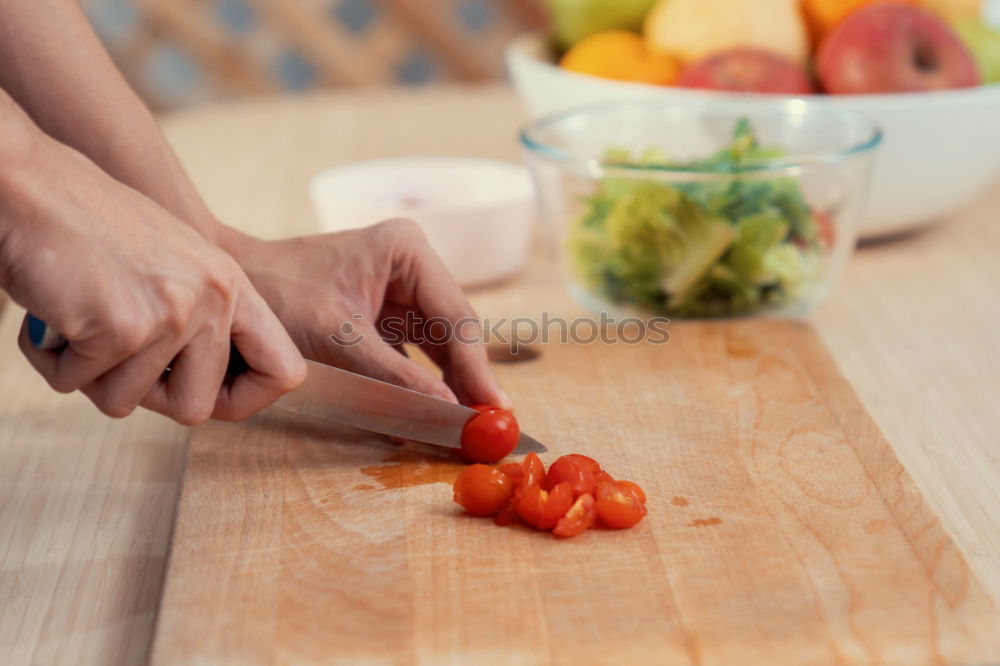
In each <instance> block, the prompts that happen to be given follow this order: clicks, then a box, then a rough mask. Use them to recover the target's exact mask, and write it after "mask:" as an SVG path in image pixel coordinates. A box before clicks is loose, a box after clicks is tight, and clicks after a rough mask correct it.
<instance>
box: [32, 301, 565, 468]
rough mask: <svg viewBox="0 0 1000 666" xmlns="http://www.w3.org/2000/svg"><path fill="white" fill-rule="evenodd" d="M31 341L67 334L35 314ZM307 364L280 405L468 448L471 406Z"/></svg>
mask: <svg viewBox="0 0 1000 666" xmlns="http://www.w3.org/2000/svg"><path fill="white" fill-rule="evenodd" d="M28 337H29V338H30V340H31V344H32V345H34V346H35V347H36V348H38V349H48V350H53V349H59V348H60V347H62V346H64V345H65V344H66V339H65V338H64V337H63V336H62V335H61V334H59V333H58V332H56V331H55V330H54V329H52V328H50V327H49V326H48V325H47V324H46V323H45V322H43V321H42V320H41V319H38V318H37V317H35V316H33V315H30V314H29V315H28ZM235 356H236V358H235V359H234V358H230V368H233V367H234V366H237V365H238V363H239V362H242V359H241V358H239V354H238V352H236V354H235ZM234 361H235V362H234ZM306 364H307V365H308V366H309V372H308V374H307V375H306V379H305V381H304V382H303V383H302V385H301V386H299V387H298V388H297V389H295V390H294V391H292V392H291V393H286V394H285V395H283V396H281V397H280V398H278V400H277V401H276V402H275V403H274V405H275V406H276V407H279V408H281V409H284V410H287V411H289V412H293V413H295V414H305V415H308V416H315V417H318V418H321V419H324V420H326V421H333V422H334V423H340V424H343V425H349V426H352V427H355V428H360V429H361V430H368V431H370V432H377V433H380V434H383V435H390V436H392V437H399V438H401V439H410V440H414V441H417V442H423V443H425V444H435V445H437V446H446V447H448V448H451V449H460V448H462V429H463V428H464V427H465V424H466V423H468V422H469V419H471V418H472V417H473V416H475V415H476V413H477V412H476V410H474V409H471V408H469V407H464V406H462V405H456V404H455V403H452V402H448V401H447V400H442V399H441V398H435V397H433V396H429V395H425V394H423V393H420V392H418V391H413V390H410V389H406V388H403V387H401V386H396V385H395V384H389V383H388V382H382V381H379V380H377V379H372V378H371V377H365V376H364V375H359V374H357V373H354V372H349V371H347V370H341V369H340V368H335V367H333V366H330V365H324V364H322V363H316V362H315V361H309V360H307V361H306ZM546 451H548V449H547V448H545V446H544V445H543V444H541V443H540V442H538V441H537V440H536V439H534V438H533V437H530V436H529V435H527V434H525V433H523V432H522V433H521V437H520V439H518V441H517V447H516V448H515V449H514V453H531V452H535V453H545V452H546Z"/></svg>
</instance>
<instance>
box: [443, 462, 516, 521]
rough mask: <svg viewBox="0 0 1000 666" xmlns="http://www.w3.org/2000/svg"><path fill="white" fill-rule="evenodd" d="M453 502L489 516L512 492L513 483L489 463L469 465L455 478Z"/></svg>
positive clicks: (501, 506) (504, 504) (475, 513)
mask: <svg viewBox="0 0 1000 666" xmlns="http://www.w3.org/2000/svg"><path fill="white" fill-rule="evenodd" d="M453 488H454V492H455V495H454V497H455V502H457V503H458V504H459V505H460V506H461V507H462V508H464V509H465V510H466V511H468V512H469V513H471V514H473V515H476V516H491V515H493V514H494V513H496V512H498V511H500V510H501V509H503V508H504V507H505V506H506V505H507V503H508V502H509V501H510V498H511V496H512V495H513V494H514V483H513V482H512V481H511V480H510V478H509V477H508V476H507V475H506V474H504V473H502V472H501V471H500V470H497V469H493V468H492V467H490V466H489V465H470V466H469V467H466V468H465V469H464V470H462V473H461V474H459V475H458V478H457V479H455V485H454V487H453Z"/></svg>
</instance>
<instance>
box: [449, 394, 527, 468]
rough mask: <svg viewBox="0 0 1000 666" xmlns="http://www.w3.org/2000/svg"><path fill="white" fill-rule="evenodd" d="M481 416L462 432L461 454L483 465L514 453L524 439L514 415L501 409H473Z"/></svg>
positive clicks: (481, 406)
mask: <svg viewBox="0 0 1000 666" xmlns="http://www.w3.org/2000/svg"><path fill="white" fill-rule="evenodd" d="M473 409H475V410H476V411H478V412H479V414H477V415H476V416H473V417H472V418H471V419H469V422H468V423H466V424H465V429H464V430H462V454H463V455H464V456H465V457H466V458H468V459H469V460H472V461H475V462H481V463H491V462H496V461H498V460H500V459H501V458H503V457H504V456H506V455H507V454H508V453H510V452H511V451H513V450H514V448H515V447H516V446H517V440H518V438H519V437H520V436H521V429H520V428H519V427H518V425H517V419H515V418H514V415H513V414H511V413H510V412H508V411H507V410H505V409H500V408H499V407H489V406H487V405H474V406H473Z"/></svg>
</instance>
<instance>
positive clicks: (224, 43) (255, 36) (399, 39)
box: [81, 0, 545, 108]
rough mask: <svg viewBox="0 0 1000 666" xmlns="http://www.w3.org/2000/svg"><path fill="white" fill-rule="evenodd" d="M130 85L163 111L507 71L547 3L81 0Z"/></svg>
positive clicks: (474, 77)
mask: <svg viewBox="0 0 1000 666" xmlns="http://www.w3.org/2000/svg"><path fill="white" fill-rule="evenodd" d="M81 4H82V6H83V7H84V10H85V11H86V12H87V15H88V16H89V18H90V20H91V22H92V23H93V25H94V28H95V30H96V31H97V33H98V34H99V36H100V37H101V39H102V41H103V42H104V43H105V45H106V46H107V48H108V50H109V51H110V52H111V54H112V56H113V57H114V58H115V60H116V61H117V63H118V65H119V66H120V68H121V69H122V70H123V72H125V74H126V76H127V77H128V78H129V80H130V82H131V83H132V84H133V86H135V87H136V89H137V90H138V91H139V92H140V94H142V95H143V96H144V97H146V98H147V100H148V101H149V102H150V103H151V104H152V105H153V106H154V107H157V108H164V107H173V106H178V105H183V104H189V103H193V102H199V101H204V100H207V99H213V98H219V97H231V96H237V95H242V94H259V93H265V92H270V91H274V90H302V89H307V88H312V87H316V86H338V85H354V86H357V85H391V84H407V85H418V84H423V83H428V82H432V81H440V80H457V81H480V80H486V79H490V78H496V77H499V76H502V73H503V65H502V51H503V47H504V45H505V44H506V42H507V41H509V39H510V38H511V37H512V36H514V35H515V34H517V33H519V32H522V31H525V30H529V29H538V28H539V27H540V26H541V25H542V24H543V23H544V20H545V19H544V12H543V11H542V10H541V8H540V4H541V3H540V0H83V2H82V3H81Z"/></svg>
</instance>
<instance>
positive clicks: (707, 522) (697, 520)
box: [688, 516, 722, 527]
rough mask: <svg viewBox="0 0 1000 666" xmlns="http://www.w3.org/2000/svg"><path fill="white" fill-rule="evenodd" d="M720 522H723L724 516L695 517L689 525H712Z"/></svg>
mask: <svg viewBox="0 0 1000 666" xmlns="http://www.w3.org/2000/svg"><path fill="white" fill-rule="evenodd" d="M720 523H722V518H719V517H717V516H712V517H711V518H695V519H694V520H692V521H691V522H690V523H688V527H709V526H710V525H719V524H720Z"/></svg>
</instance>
